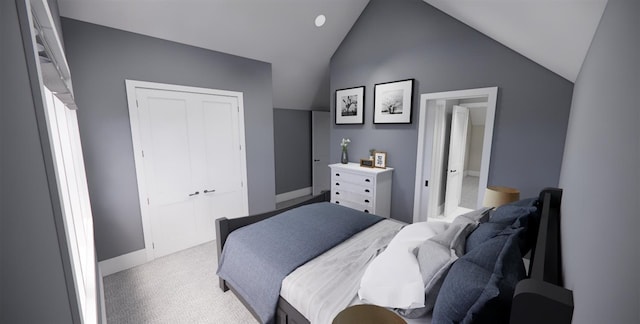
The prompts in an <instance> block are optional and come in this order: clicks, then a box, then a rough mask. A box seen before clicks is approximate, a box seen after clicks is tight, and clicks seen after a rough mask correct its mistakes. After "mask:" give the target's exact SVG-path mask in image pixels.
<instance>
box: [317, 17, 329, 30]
mask: <svg viewBox="0 0 640 324" xmlns="http://www.w3.org/2000/svg"><path fill="white" fill-rule="evenodd" d="M326 21H327V17H325V16H324V15H318V17H316V27H322V25H324V23H325V22H326Z"/></svg>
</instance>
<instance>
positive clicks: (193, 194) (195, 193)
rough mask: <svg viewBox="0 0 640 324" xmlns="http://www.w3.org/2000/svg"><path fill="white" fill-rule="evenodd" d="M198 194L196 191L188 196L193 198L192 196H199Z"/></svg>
mask: <svg viewBox="0 0 640 324" xmlns="http://www.w3.org/2000/svg"><path fill="white" fill-rule="evenodd" d="M199 194H200V191H196V192H194V193H192V194H189V197H193V196H195V195H199Z"/></svg>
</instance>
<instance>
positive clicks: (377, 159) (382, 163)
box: [373, 152, 387, 169]
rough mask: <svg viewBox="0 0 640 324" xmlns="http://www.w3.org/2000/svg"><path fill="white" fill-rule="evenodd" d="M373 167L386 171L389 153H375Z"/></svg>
mask: <svg viewBox="0 0 640 324" xmlns="http://www.w3.org/2000/svg"><path fill="white" fill-rule="evenodd" d="M373 166H374V167H376V168H381V169H385V168H386V167H387V153H386V152H375V153H374V154H373Z"/></svg>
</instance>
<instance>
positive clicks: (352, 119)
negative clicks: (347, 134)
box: [336, 87, 364, 125]
mask: <svg viewBox="0 0 640 324" xmlns="http://www.w3.org/2000/svg"><path fill="white" fill-rule="evenodd" d="M345 124H364V87H355V88H348V89H340V90H336V125H345Z"/></svg>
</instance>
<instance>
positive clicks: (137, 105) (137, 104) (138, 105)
mask: <svg viewBox="0 0 640 324" xmlns="http://www.w3.org/2000/svg"><path fill="white" fill-rule="evenodd" d="M136 107H138V108H140V104H139V103H138V99H136Z"/></svg>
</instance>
